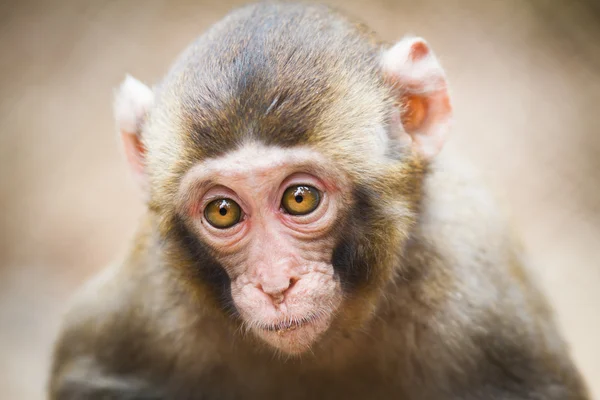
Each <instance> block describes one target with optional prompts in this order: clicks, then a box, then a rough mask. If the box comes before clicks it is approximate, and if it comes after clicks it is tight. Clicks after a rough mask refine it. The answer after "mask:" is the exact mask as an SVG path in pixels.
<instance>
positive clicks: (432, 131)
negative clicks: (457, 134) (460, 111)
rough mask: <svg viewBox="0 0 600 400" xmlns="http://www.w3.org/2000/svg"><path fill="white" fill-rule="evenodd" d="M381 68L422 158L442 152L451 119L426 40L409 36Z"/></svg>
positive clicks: (389, 52) (389, 53) (437, 67)
mask: <svg viewBox="0 0 600 400" xmlns="http://www.w3.org/2000/svg"><path fill="white" fill-rule="evenodd" d="M381 67H382V71H383V74H384V76H385V79H386V81H387V82H388V83H389V84H391V85H392V89H393V90H394V92H395V94H396V96H397V97H398V103H399V104H400V106H401V107H400V110H399V112H400V114H401V124H402V126H403V129H404V132H406V133H408V135H409V136H410V137H411V138H412V141H413V144H414V146H415V148H416V149H417V151H418V152H419V153H421V155H423V156H424V157H425V158H426V159H430V158H432V157H434V156H435V155H436V154H437V153H438V152H439V151H440V150H441V148H442V145H443V143H444V141H445V139H446V135H447V132H448V130H449V126H450V121H451V117H452V107H451V105H450V99H449V94H448V88H447V83H446V74H445V72H444V70H443V68H442V66H441V64H440V63H439V61H438V60H437V58H436V56H435V54H434V53H433V51H432V50H431V49H430V47H429V45H428V44H427V42H426V41H425V40H424V39H422V38H419V37H410V36H409V37H405V38H403V39H402V40H400V41H399V42H398V43H396V44H395V45H394V46H392V47H391V48H390V49H388V50H386V51H385V52H384V53H383V55H382V58H381Z"/></svg>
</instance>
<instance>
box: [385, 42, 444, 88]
mask: <svg viewBox="0 0 600 400" xmlns="http://www.w3.org/2000/svg"><path fill="white" fill-rule="evenodd" d="M382 65H383V70H384V71H390V72H393V74H394V75H397V76H400V77H402V79H403V80H405V82H406V84H408V85H410V84H411V83H415V84H420V85H421V90H423V91H432V90H439V89H444V88H445V81H444V78H445V76H446V74H445V72H444V69H443V68H442V65H441V64H440V62H439V61H438V59H437V58H436V57H435V54H434V53H433V51H431V50H430V48H429V45H428V44H427V42H426V41H425V39H423V38H420V37H411V36H407V37H404V38H403V39H402V40H400V41H399V42H398V43H396V44H395V45H394V46H392V48H390V49H389V50H387V51H386V52H385V53H384V54H383V57H382ZM440 85H441V87H440Z"/></svg>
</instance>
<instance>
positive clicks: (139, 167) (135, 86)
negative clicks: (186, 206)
mask: <svg viewBox="0 0 600 400" xmlns="http://www.w3.org/2000/svg"><path fill="white" fill-rule="evenodd" d="M153 103H154V93H152V90H151V89H150V88H149V87H148V86H146V85H144V84H143V83H142V82H140V81H138V80H137V79H135V78H133V77H132V76H129V75H127V76H126V77H125V80H124V81H123V83H122V84H121V86H120V87H119V89H118V90H117V93H116V96H115V103H114V113H115V120H116V122H117V128H118V129H119V133H120V135H121V141H122V143H123V150H124V152H125V157H126V158H127V162H128V163H129V166H130V168H131V170H132V171H133V174H134V178H135V180H136V181H137V183H138V185H139V186H140V188H141V189H142V192H143V195H144V197H145V198H146V199H147V196H148V193H147V179H146V174H145V161H146V160H145V157H146V148H145V146H144V143H143V140H142V130H143V125H144V121H145V119H146V117H147V114H148V111H149V110H150V107H152V105H153Z"/></svg>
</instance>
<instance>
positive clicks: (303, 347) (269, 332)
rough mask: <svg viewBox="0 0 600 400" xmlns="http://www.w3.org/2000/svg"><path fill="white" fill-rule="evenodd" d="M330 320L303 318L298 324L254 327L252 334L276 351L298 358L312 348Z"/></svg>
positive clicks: (289, 323) (285, 323)
mask: <svg viewBox="0 0 600 400" xmlns="http://www.w3.org/2000/svg"><path fill="white" fill-rule="evenodd" d="M330 322H331V321H330V318H325V317H319V318H305V319H303V320H300V321H298V322H282V323H276V324H270V325H263V326H260V327H256V328H255V329H254V333H255V334H256V335H257V336H258V337H259V338H260V339H262V340H263V341H264V342H266V343H267V344H269V345H270V346H272V347H274V348H275V349H276V350H277V351H279V352H281V353H283V354H287V355H290V356H299V355H301V354H303V353H305V352H307V351H308V350H310V348H311V347H312V345H313V344H314V343H316V341H317V340H318V339H319V337H320V336H321V335H322V334H323V333H324V332H325V331H326V330H327V329H328V328H329V325H330Z"/></svg>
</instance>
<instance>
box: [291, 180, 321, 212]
mask: <svg viewBox="0 0 600 400" xmlns="http://www.w3.org/2000/svg"><path fill="white" fill-rule="evenodd" d="M320 201H321V194H320V193H319V191H318V190H317V189H316V188H314V187H312V186H306V185H295V186H290V187H289V188H287V189H286V190H285V192H284V193H283V198H282V199H281V206H282V207H283V209H284V210H285V211H287V212H288V213H289V214H291V215H306V214H310V213H311V212H313V211H315V209H316V208H317V207H318V206H319V202H320Z"/></svg>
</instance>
